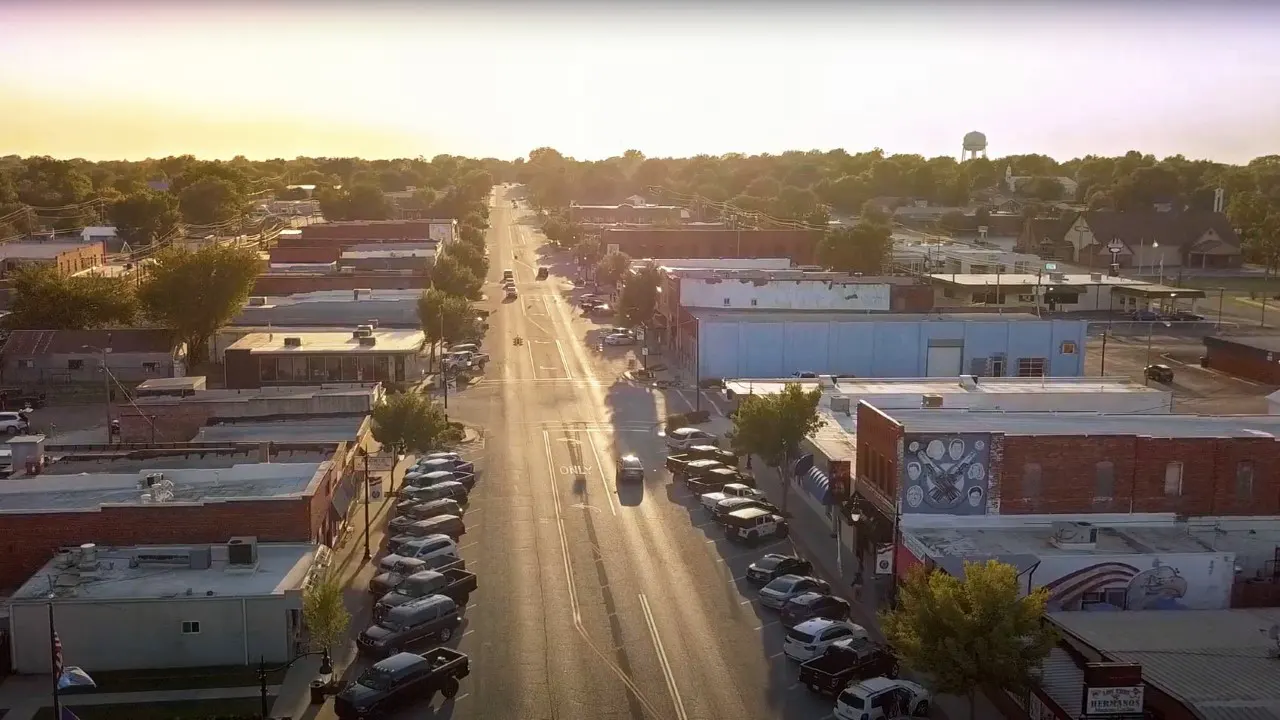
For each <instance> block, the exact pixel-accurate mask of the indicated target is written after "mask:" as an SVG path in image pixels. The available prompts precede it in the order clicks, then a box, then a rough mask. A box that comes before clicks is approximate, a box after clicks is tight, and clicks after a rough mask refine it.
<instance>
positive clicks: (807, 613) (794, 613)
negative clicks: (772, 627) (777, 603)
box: [778, 592, 849, 627]
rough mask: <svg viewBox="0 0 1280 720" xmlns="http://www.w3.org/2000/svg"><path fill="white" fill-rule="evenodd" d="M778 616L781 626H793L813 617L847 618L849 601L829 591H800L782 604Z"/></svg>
mask: <svg viewBox="0 0 1280 720" xmlns="http://www.w3.org/2000/svg"><path fill="white" fill-rule="evenodd" d="M778 618H779V619H780V620H781V621H782V626H783V627H795V626H797V625H799V624H800V623H802V622H805V621H807V620H812V619H814V618H827V619H828V620H848V619H849V601H847V600H845V599H844V598H839V597H836V596H835V595H832V594H830V593H823V592H807V593H801V594H800V595H796V596H795V597H793V598H791V599H790V600H788V601H787V603H786V604H785V605H783V606H782V611H781V612H780V613H779V615H778Z"/></svg>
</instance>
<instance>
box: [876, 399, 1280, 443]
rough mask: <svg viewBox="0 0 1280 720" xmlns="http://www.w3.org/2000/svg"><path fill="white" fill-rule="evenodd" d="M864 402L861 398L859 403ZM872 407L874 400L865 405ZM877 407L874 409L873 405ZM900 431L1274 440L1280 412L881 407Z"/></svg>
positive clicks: (1279, 428)
mask: <svg viewBox="0 0 1280 720" xmlns="http://www.w3.org/2000/svg"><path fill="white" fill-rule="evenodd" d="M863 402H865V401H863ZM867 404H868V405H872V406H874V405H875V403H874V402H869V403H867ZM877 409H879V408H877ZM882 412H884V413H885V414H886V415H888V416H889V417H891V418H893V419H894V420H895V421H896V422H898V423H899V424H900V425H902V427H903V430H904V431H905V432H916V433H929V432H956V431H958V430H963V431H964V432H968V433H983V432H994V433H1001V434H1004V435H1139V436H1142V437H1158V438H1198V437H1204V438H1210V437H1233V438H1276V437H1280V415H1220V416H1215V415H1114V414H1104V413H1091V412H1071V413H1055V412H1035V411H1029V412H1013V413H1005V412H999V411H992V410H948V409H943V408H934V409H927V410H882Z"/></svg>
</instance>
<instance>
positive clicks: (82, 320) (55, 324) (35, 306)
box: [5, 265, 138, 330]
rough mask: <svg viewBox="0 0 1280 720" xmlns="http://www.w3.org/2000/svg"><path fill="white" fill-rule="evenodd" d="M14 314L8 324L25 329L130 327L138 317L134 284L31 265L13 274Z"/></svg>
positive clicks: (6, 323) (12, 310) (12, 312)
mask: <svg viewBox="0 0 1280 720" xmlns="http://www.w3.org/2000/svg"><path fill="white" fill-rule="evenodd" d="M9 280H10V282H11V283H12V285H11V287H12V292H13V295H12V302H11V304H10V307H9V310H10V311H11V314H10V315H9V316H8V317H7V318H5V325H6V326H7V327H9V328H11V329H15V330H18V329H22V330H85V329H90V328H100V327H112V326H121V325H129V324H131V323H132V322H133V321H134V319H135V317H136V316H137V314H138V298H137V296H136V295H135V294H134V287H133V283H132V282H130V281H128V280H124V279H121V278H113V277H105V276H102V275H82V276H79V277H63V276H61V275H59V274H58V271H57V270H56V269H55V268H52V267H49V266H40V265H32V266H28V267H25V268H21V269H19V270H18V271H16V272H13V273H10V275H9Z"/></svg>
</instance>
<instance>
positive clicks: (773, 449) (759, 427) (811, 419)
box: [733, 383, 822, 510]
mask: <svg viewBox="0 0 1280 720" xmlns="http://www.w3.org/2000/svg"><path fill="white" fill-rule="evenodd" d="M821 399H822V390H821V389H820V388H814V389H813V390H809V391H806V390H805V389H804V388H803V387H802V386H801V385H800V384H799V383H787V384H786V385H785V386H784V387H783V389H782V391H781V392H779V393H775V394H773V395H748V396H746V397H744V398H742V399H741V402H739V404H738V411H737V412H736V413H734V416H733V447H734V449H736V450H737V451H738V452H740V453H744V454H748V455H758V456H759V457H760V459H761V460H764V462H765V464H766V465H768V466H769V467H773V468H777V469H778V478H779V479H780V480H782V503H781V507H782V509H783V510H786V508H787V496H788V495H789V494H790V493H789V492H788V490H787V488H788V486H789V485H790V481H792V480H794V478H789V477H788V476H789V474H791V472H792V468H791V464H792V463H793V462H795V460H796V459H798V458H799V457H800V454H801V453H800V444H801V443H803V442H804V439H805V438H807V437H809V436H810V435H812V434H813V433H814V431H816V430H817V429H818V428H819V427H820V426H821V425H822V418H821V417H820V416H819V415H818V401H819V400H821Z"/></svg>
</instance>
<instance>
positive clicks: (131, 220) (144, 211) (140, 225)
mask: <svg viewBox="0 0 1280 720" xmlns="http://www.w3.org/2000/svg"><path fill="white" fill-rule="evenodd" d="M107 218H108V219H109V220H110V221H111V224H112V225H115V227H116V233H117V234H118V235H119V236H120V238H121V239H122V240H124V241H125V242H127V243H129V244H130V245H133V246H135V247H141V246H145V245H150V244H151V243H153V242H155V241H156V240H158V239H159V238H162V237H164V236H165V235H168V234H169V233H170V232H172V231H173V230H174V228H176V227H177V226H178V223H180V222H182V212H181V210H180V209H179V208H178V199H177V198H175V197H174V196H173V195H171V194H170V193H157V192H151V191H150V190H143V191H141V192H137V193H133V194H132V195H126V196H125V197H122V198H120V199H119V200H117V201H115V202H114V203H112V204H111V205H110V206H108V207H107Z"/></svg>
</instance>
